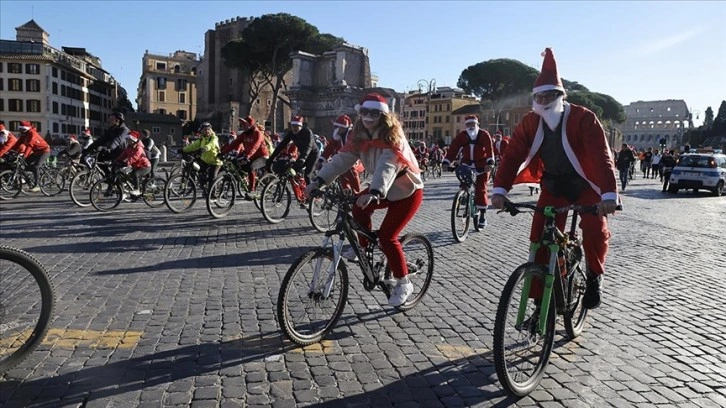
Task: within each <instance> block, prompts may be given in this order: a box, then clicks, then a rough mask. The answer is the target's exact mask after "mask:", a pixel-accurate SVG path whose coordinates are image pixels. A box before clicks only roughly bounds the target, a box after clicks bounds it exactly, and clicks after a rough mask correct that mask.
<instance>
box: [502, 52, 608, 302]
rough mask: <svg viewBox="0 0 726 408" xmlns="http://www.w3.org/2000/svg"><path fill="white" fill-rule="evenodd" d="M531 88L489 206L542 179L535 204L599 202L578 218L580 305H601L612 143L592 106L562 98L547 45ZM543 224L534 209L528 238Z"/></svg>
mask: <svg viewBox="0 0 726 408" xmlns="http://www.w3.org/2000/svg"><path fill="white" fill-rule="evenodd" d="M532 93H533V95H534V103H533V104H532V110H533V111H532V112H529V113H527V115H525V116H524V118H522V121H521V122H520V123H519V124H518V125H517V128H516V129H515V131H514V134H513V135H512V138H511V140H510V142H509V146H508V147H507V154H506V155H505V156H504V157H503V158H502V162H501V164H500V165H499V170H498V171H497V174H496V177H495V179H494V189H493V191H492V192H493V195H492V206H493V207H495V208H499V209H501V208H503V207H504V204H505V202H506V198H505V196H506V194H507V192H508V191H509V190H510V189H511V188H512V185H513V184H515V183H540V184H541V187H542V193H541V195H540V197H539V200H538V201H537V206H545V205H552V206H555V207H563V206H566V205H568V204H579V205H593V204H597V205H598V212H599V214H598V215H592V214H582V219H581V222H580V227H581V228H582V238H583V248H584V250H585V257H586V258H587V264H588V267H589V271H588V272H589V276H588V280H587V290H586V291H585V296H584V299H583V306H584V307H585V308H587V309H594V308H597V307H598V306H599V305H600V297H601V290H602V274H603V272H604V266H605V257H606V255H607V251H608V240H609V238H610V232H609V231H608V228H607V218H606V215H607V214H612V213H614V212H615V208H616V202H617V198H618V193H617V184H616V181H615V168H614V165H613V158H612V156H611V153H610V152H611V150H610V146H609V145H608V141H607V138H606V137H605V132H604V130H603V128H602V125H601V124H600V121H599V120H598V119H597V116H595V114H594V113H592V111H590V110H588V109H586V108H584V107H582V106H578V105H573V104H571V103H568V102H565V101H564V97H565V88H564V87H563V85H562V80H561V78H560V76H559V74H558V72H557V65H556V63H555V57H554V54H553V53H552V50H551V49H550V48H547V49H546V50H545V52H544V62H543V64H542V72H541V73H540V75H539V77H538V78H537V80H536V82H535V83H534V89H533V91H532ZM565 222H566V219H565V214H560V216H558V217H557V218H556V223H557V226H558V227H559V228H564V225H565ZM543 228H544V215H543V214H541V213H536V214H535V215H534V219H533V221H532V229H531V232H530V240H531V241H537V240H539V238H540V235H541V234H542V229H543ZM543 252H544V251H542V252H540V253H538V256H537V262H542V263H546V262H547V260H546V259H541V258H542V257H543V256H544V253H543ZM534 292H536V289H535V290H534V291H533V292H530V295H533V293H534ZM534 296H536V295H534Z"/></svg>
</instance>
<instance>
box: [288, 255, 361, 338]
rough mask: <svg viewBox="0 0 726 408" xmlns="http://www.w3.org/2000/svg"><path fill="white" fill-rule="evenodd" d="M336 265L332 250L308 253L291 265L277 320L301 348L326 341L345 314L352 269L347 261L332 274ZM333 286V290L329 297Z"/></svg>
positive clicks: (340, 263)
mask: <svg viewBox="0 0 726 408" xmlns="http://www.w3.org/2000/svg"><path fill="white" fill-rule="evenodd" d="M332 265H333V250H332V249H331V248H319V249H314V250H311V251H308V252H307V253H305V254H303V255H302V256H301V257H300V258H298V259H297V260H296V261H295V262H294V263H293V264H292V265H291V266H290V269H288V271H287V274H285V278H284V279H283V280H282V284H281V285H280V293H279V295H278V297H277V321H278V322H280V325H281V326H282V330H283V332H285V335H287V337H288V338H289V339H290V340H292V341H293V342H295V343H297V344H299V345H301V346H306V345H308V344H312V343H317V342H319V341H320V340H322V339H323V337H325V335H326V334H328V333H329V332H330V331H331V330H332V329H333V328H334V327H335V324H336V323H337V322H338V319H339V318H340V315H342V314H343V308H344V307H345V301H346V299H347V298H348V270H347V268H346V266H345V262H339V263H338V267H337V268H336V270H335V271H334V273H331V267H332ZM316 271H318V272H317V274H316ZM329 284H332V289H331V290H330V294H329V296H325V292H326V288H327V286H328V285H329Z"/></svg>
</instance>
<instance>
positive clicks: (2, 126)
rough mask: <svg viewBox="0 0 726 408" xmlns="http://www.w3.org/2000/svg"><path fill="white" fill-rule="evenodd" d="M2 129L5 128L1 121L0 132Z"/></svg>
mask: <svg viewBox="0 0 726 408" xmlns="http://www.w3.org/2000/svg"><path fill="white" fill-rule="evenodd" d="M3 130H5V125H3V124H2V123H0V132H2V131H3Z"/></svg>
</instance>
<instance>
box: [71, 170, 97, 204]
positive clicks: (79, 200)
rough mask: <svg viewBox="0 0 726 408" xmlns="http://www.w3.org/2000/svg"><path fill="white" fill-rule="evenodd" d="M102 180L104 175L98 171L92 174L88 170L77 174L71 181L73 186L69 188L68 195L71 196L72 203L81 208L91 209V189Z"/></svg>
mask: <svg viewBox="0 0 726 408" xmlns="http://www.w3.org/2000/svg"><path fill="white" fill-rule="evenodd" d="M102 178H103V175H101V173H100V172H98V171H93V172H90V171H88V170H82V171H80V172H78V173H76V175H75V176H73V178H72V179H71V184H70V185H69V186H68V194H69V195H70V196H71V201H73V203H74V204H75V205H77V206H79V207H89V206H90V205H91V196H90V194H89V193H90V191H91V187H93V185H94V184H96V182H97V181H99V180H101V179H102Z"/></svg>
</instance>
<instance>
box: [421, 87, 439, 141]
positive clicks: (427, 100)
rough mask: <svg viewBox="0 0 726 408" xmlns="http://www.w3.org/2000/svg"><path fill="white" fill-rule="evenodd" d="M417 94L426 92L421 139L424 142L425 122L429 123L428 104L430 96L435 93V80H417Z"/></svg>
mask: <svg viewBox="0 0 726 408" xmlns="http://www.w3.org/2000/svg"><path fill="white" fill-rule="evenodd" d="M417 84H418V92H419V93H424V89H425V90H426V92H425V93H426V116H425V117H424V135H423V139H424V140H426V137H427V136H428V134H427V133H428V132H427V126H426V124H427V122H428V121H429V114H428V113H429V103H430V102H431V94H432V93H434V92H436V79H433V78H432V79H431V80H429V81H427V80H425V79H419V80H418V83H417Z"/></svg>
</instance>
